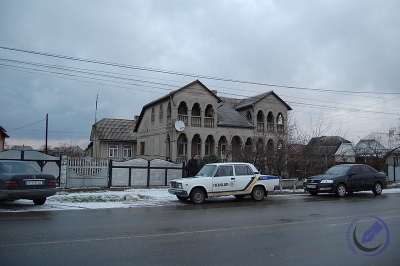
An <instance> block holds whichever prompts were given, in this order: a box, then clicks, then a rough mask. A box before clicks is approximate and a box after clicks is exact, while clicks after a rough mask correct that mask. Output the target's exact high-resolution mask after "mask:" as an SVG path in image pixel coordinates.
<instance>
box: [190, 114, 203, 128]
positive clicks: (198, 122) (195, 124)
mask: <svg viewBox="0 0 400 266" xmlns="http://www.w3.org/2000/svg"><path fill="white" fill-rule="evenodd" d="M191 126H192V127H201V116H192V124H191Z"/></svg>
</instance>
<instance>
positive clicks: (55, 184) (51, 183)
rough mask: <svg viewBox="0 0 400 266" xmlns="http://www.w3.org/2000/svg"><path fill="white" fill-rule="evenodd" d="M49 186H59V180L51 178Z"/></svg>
mask: <svg viewBox="0 0 400 266" xmlns="http://www.w3.org/2000/svg"><path fill="white" fill-rule="evenodd" d="M49 186H52V187H56V186H57V182H56V181H55V180H51V181H50V182H49Z"/></svg>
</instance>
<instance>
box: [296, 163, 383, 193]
mask: <svg viewBox="0 0 400 266" xmlns="http://www.w3.org/2000/svg"><path fill="white" fill-rule="evenodd" d="M387 183H388V179H387V176H386V174H385V173H383V172H378V171H376V170H375V169H374V168H372V167H370V166H368V165H364V164H341V165H336V166H333V167H332V168H329V169H328V170H327V171H326V172H325V174H322V175H318V176H312V177H310V178H307V179H306V180H305V181H304V183H303V187H304V190H305V191H308V192H309V193H310V194H311V195H314V196H315V195H317V194H318V193H335V194H336V195H337V196H339V197H344V196H345V195H346V192H349V193H352V192H355V191H365V190H372V192H373V193H374V194H375V195H380V194H381V193H382V189H383V188H386V187H387Z"/></svg>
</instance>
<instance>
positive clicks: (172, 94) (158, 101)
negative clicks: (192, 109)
mask: <svg viewBox="0 0 400 266" xmlns="http://www.w3.org/2000/svg"><path fill="white" fill-rule="evenodd" d="M196 83H198V84H200V85H201V86H203V87H204V89H206V91H207V92H209V93H210V94H211V95H212V96H213V97H215V98H216V99H217V101H218V102H221V101H222V100H221V98H219V97H218V96H217V95H216V94H215V93H214V92H212V91H211V90H210V89H209V88H207V87H206V85H204V84H203V83H201V81H200V80H198V79H197V80H195V81H193V82H191V83H189V84H187V85H185V86H183V87H182V88H179V89H177V90H174V91H171V92H170V93H168V94H167V95H164V96H163V97H161V98H158V99H156V100H154V101H152V102H149V103H148V104H146V105H144V106H143V108H142V111H141V112H140V115H139V119H138V121H137V123H136V126H135V129H134V131H135V132H136V131H137V129H138V127H139V125H140V122H141V121H142V119H143V115H144V112H145V111H146V109H148V108H150V107H152V106H153V105H156V104H158V103H160V102H163V101H165V100H167V99H169V98H173V96H174V95H175V94H176V93H177V92H180V91H182V90H184V89H186V88H188V87H190V86H192V85H194V84H196Z"/></svg>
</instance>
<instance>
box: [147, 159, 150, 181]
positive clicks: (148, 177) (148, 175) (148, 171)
mask: <svg viewBox="0 0 400 266" xmlns="http://www.w3.org/2000/svg"><path fill="white" fill-rule="evenodd" d="M147 187H150V161H148V162H147Z"/></svg>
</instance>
